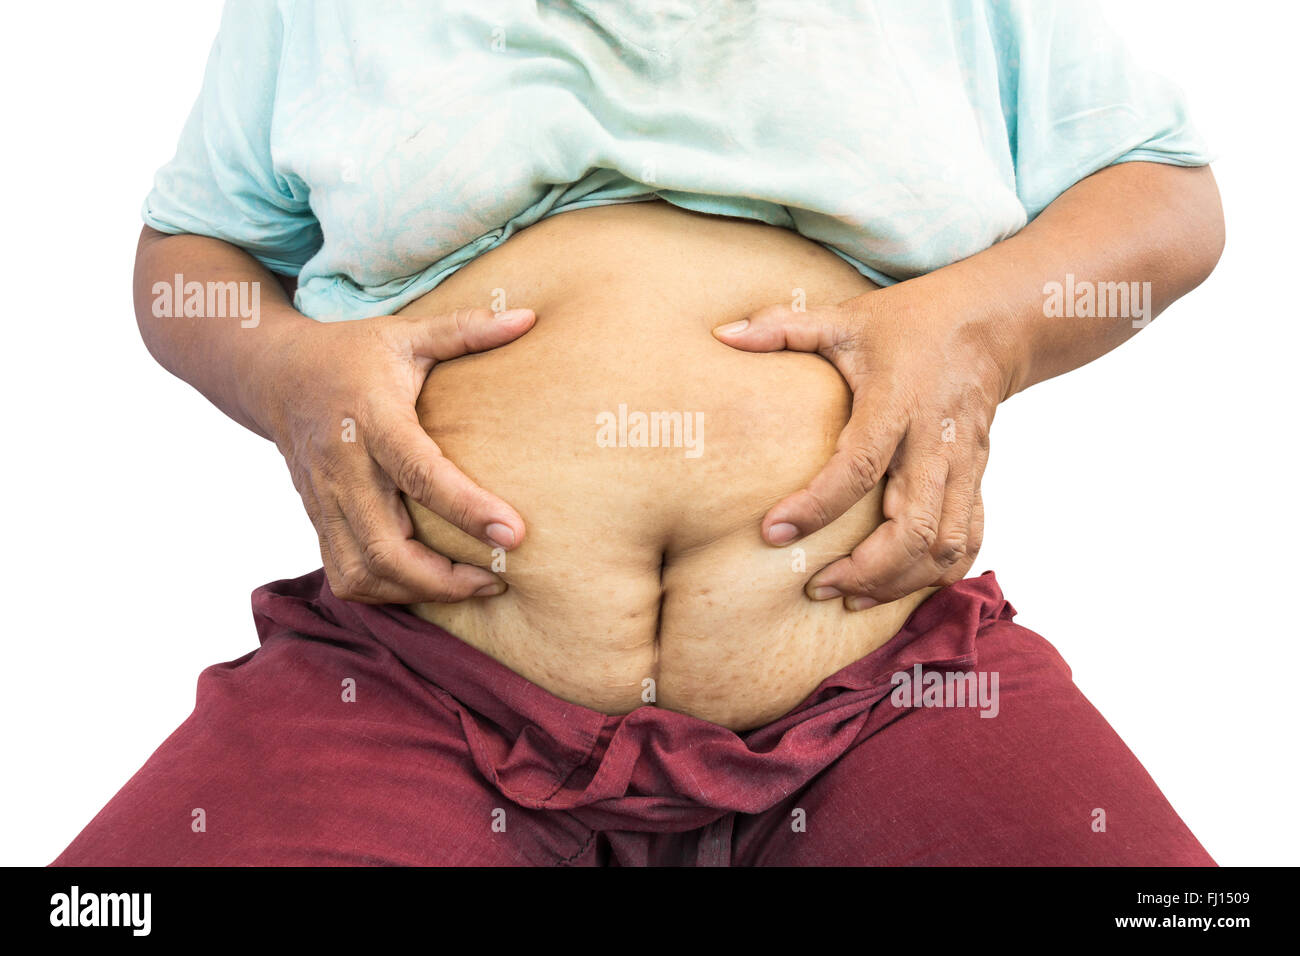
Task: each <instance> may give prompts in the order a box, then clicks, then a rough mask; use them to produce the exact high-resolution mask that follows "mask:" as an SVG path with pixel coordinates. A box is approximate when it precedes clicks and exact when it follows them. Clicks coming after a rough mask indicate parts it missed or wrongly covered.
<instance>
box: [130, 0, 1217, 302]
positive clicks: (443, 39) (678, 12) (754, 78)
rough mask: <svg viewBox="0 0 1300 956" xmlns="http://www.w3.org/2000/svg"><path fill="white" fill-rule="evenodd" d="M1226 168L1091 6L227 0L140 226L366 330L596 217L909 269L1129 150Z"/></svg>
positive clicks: (911, 272)
mask: <svg viewBox="0 0 1300 956" xmlns="http://www.w3.org/2000/svg"><path fill="white" fill-rule="evenodd" d="M1210 158H1211V157H1210V156H1209V154H1208V152H1207V149H1206V147H1205V144H1204V143H1203V141H1202V139H1201V138H1200V136H1199V135H1198V134H1197V133H1196V131H1195V130H1194V129H1193V127H1192V126H1191V125H1190V123H1189V120H1188V117H1187V112H1186V109H1185V106H1184V103H1183V99H1182V96H1181V95H1180V93H1179V92H1178V90H1177V88H1175V87H1174V86H1173V85H1171V84H1170V83H1169V82H1167V81H1166V80H1164V79H1162V78H1160V77H1159V76H1156V75H1154V74H1152V73H1151V72H1149V71H1147V70H1145V69H1144V68H1143V67H1142V66H1141V65H1140V64H1139V63H1137V62H1136V61H1135V60H1134V59H1133V58H1132V57H1131V56H1130V55H1129V54H1128V52H1127V51H1126V50H1125V48H1124V47H1123V45H1122V43H1121V41H1120V40H1119V38H1118V37H1117V36H1116V34H1115V33H1114V32H1113V31H1112V30H1111V29H1110V28H1109V27H1108V26H1107V25H1106V24H1105V23H1104V22H1103V21H1102V20H1101V17H1100V14H1099V13H1098V11H1097V10H1096V8H1095V7H1093V6H1092V5H1090V4H1088V3H1086V2H1069V0H1062V2H1051V0H874V2H873V0H824V2H817V3H811V2H806V0H762V2H758V0H754V2H730V0H712V2H711V0H639V2H638V0H477V2H474V0H468V2H445V3H439V2H429V0H408V2H376V0H358V2H353V0H319V2H308V0H303V2H293V0H278V2H277V0H228V4H227V6H226V9H225V12H224V14H223V17H222V22H221V30H220V33H219V35H218V36H217V39H216V42H215V44H214V45H213V48H212V53H211V56H210V58H209V61H208V64H207V72H206V75H205V78H204V81H203V89H202V92H201V93H200V95H199V98H198V102H197V103H196V105H195V107H194V110H193V112H192V113H191V115H190V117H189V120H188V122H187V123H186V125H185V129H184V132H183V133H182V135H181V140H180V145H179V148H178V150H177V153H176V156H175V158H173V159H172V160H171V161H170V162H169V163H168V164H167V165H166V166H164V167H163V168H162V169H161V170H159V172H158V174H157V177H156V179H155V183H154V188H153V190H152V191H151V192H150V194H149V196H148V198H147V199H146V200H145V203H144V220H145V222H146V223H148V224H149V225H150V226H152V227H153V228H155V229H158V230H160V231H162V232H168V233H178V232H187V233H195V234H200V235H206V236H214V237H216V238H219V239H224V240H226V241H228V242H231V243H234V244H235V245H238V246H241V247H242V248H244V249H246V250H247V251H248V252H250V253H251V254H253V255H254V256H256V257H257V258H258V259H259V260H260V261H261V262H262V263H264V264H265V265H266V266H268V267H269V268H271V269H273V270H275V271H277V272H281V273H285V274H288V275H297V276H298V280H299V286H298V292H297V296H296V299H295V305H296V307H297V308H298V309H299V310H300V311H302V312H304V313H305V314H307V315H309V316H312V317H314V318H317V319H322V320H332V319H355V318H363V317H368V316H374V315H383V314H388V313H391V312H394V311H396V310H397V309H399V308H401V307H402V306H404V305H406V304H407V303H409V302H411V301H412V300H414V299H416V298H417V297H419V296H421V295H423V294H424V293H426V292H428V291H429V290H430V289H432V288H434V287H435V286H436V285H437V284H438V283H439V282H441V281H442V280H443V279H445V278H446V277H447V276H448V275H450V274H451V273H452V272H454V271H455V270H456V269H458V268H459V267H461V266H463V265H465V264H466V263H467V262H469V261H471V260H472V259H474V258H475V257H476V256H478V255H481V254H482V253H484V252H486V251H487V250H488V249H491V248H492V247H493V246H496V245H498V244H500V243H501V242H503V241H505V240H506V239H508V238H509V237H510V236H511V235H512V234H513V233H514V232H516V231H517V230H519V229H522V228H523V227H525V226H528V225H530V224H532V223H534V222H536V221H538V220H539V219H541V218H543V217H545V216H548V215H552V214H555V213H558V212H562V211H564V210H569V209H577V208H580V207H583V206H591V205H597V204H602V203H611V202H627V201H637V200H644V199H649V198H653V197H654V196H659V197H661V198H663V199H665V200H667V201H668V202H671V203H673V204H675V205H678V206H682V207H685V208H687V209H692V210H695V211H698V212H705V213H718V214H722V215H727V216H740V217H745V218H749V219H756V220H760V221H762V222H766V223H769V224H772V225H776V226H783V227H785V228H788V229H793V230H796V231H798V232H799V233H801V234H802V235H804V236H806V237H807V238H809V239H812V240H814V241H817V242H820V243H822V244H824V245H825V246H827V247H828V248H830V249H831V250H833V251H834V252H836V253H838V254H839V255H840V256H842V257H843V258H844V259H846V260H847V261H849V262H850V263H852V264H853V265H854V266H856V267H857V268H858V270H859V271H860V272H862V273H863V274H864V275H866V276H867V277H869V278H871V279H873V280H875V281H876V282H878V283H881V284H889V283H891V282H895V281H899V280H902V279H906V278H910V277H912V276H916V275H920V274H923V273H926V272H929V271H931V270H933V269H937V268H939V267H941V266H944V265H947V264H949V263H951V262H954V261H956V260H958V259H962V258H965V257H966V256H969V255H972V254H974V253H976V252H979V251H981V250H983V249H986V248H988V247H989V246H990V245H992V244H993V243H995V242H998V241H999V240H1001V239H1004V238H1006V237H1008V236H1011V235H1013V234H1014V233H1016V232H1017V231H1018V230H1020V229H1021V228H1022V227H1023V226H1024V225H1025V223H1026V222H1027V221H1029V220H1030V219H1032V218H1033V217H1034V216H1036V215H1037V214H1038V213H1039V212H1040V211H1042V209H1043V208H1044V207H1045V206H1046V205H1048V204H1049V203H1050V202H1052V200H1054V199H1055V198H1056V197H1057V196H1059V195H1060V194H1061V193H1062V192H1064V191H1065V190H1066V189H1068V188H1069V187H1070V186H1072V185H1074V184H1075V183H1076V182H1078V181H1079V180H1080V179H1083V178H1084V177H1086V176H1088V175H1089V174H1091V173H1093V172H1095V171H1097V170H1098V169H1101V168H1103V167H1105V166H1108V165H1110V164H1112V163H1116V162H1125V161H1129V160H1148V161H1154V162H1160V163H1173V164H1176V165H1181V166H1196V165H1203V164H1205V163H1207V162H1209V160H1210ZM630 261H631V260H630Z"/></svg>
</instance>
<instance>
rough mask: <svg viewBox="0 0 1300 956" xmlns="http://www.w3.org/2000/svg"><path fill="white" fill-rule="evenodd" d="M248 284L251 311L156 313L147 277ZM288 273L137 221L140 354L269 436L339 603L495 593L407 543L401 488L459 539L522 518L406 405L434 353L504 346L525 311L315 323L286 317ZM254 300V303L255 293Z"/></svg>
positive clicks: (471, 571) (500, 586) (473, 570)
mask: <svg viewBox="0 0 1300 956" xmlns="http://www.w3.org/2000/svg"><path fill="white" fill-rule="evenodd" d="M178 274H179V275H181V276H183V282H199V283H201V284H203V285H204V286H205V287H206V285H207V283H209V282H214V283H216V282H235V283H256V286H246V288H248V289H250V290H251V289H252V288H256V289H257V290H258V296H257V302H258V309H257V314H256V315H255V316H253V317H251V318H250V319H248V320H242V319H241V317H239V316H235V317H216V316H206V317H205V316H188V317H187V316H185V315H184V314H183V310H181V309H179V308H176V307H173V308H172V309H170V310H159V311H163V312H165V313H166V314H162V315H157V314H155V307H154V304H155V298H156V297H155V293H154V286H155V283H161V284H162V285H163V286H172V285H173V283H174V280H175V276H176V275H178ZM289 287H290V282H289V281H288V280H284V281H282V280H281V279H279V278H278V277H276V276H275V275H273V274H272V273H270V272H269V271H267V270H266V269H265V268H264V267H263V266H262V265H261V264H260V263H258V261H257V260H256V259H254V258H253V257H251V256H250V255H248V254H247V253H246V252H244V251H243V250H241V249H239V248H238V247H236V246H234V245H232V244H230V243H227V242H223V241H221V240H218V239H212V238H207V237H203V236H195V235H165V234H163V233H160V232H157V231H155V230H153V229H150V228H148V227H146V228H145V230H144V232H143V233H142V234H141V237H140V244H139V248H138V250H137V254H136V267H135V306H136V318H137V321H138V323H139V326H140V333H141V335H142V336H143V338H144V341H145V344H146V346H147V347H148V349H149V351H150V353H151V354H152V355H153V356H154V357H155V358H156V359H157V360H158V362H159V363H160V364H161V365H162V366H163V367H164V368H166V369H167V370H168V371H170V372H171V373H172V374H174V375H176V376H177V377H179V378H181V379H183V380H185V381H186V382H189V383H190V384H191V385H193V386H194V387H195V388H196V389H198V390H199V391H200V392H202V393H203V395H204V396H205V397H207V398H208V399H209V400H210V401H211V402H212V403H213V404H214V405H216V406H217V407H218V408H220V409H221V410H222V411H223V412H225V413H226V414H227V415H229V416H230V417H231V418H233V419H234V420H235V421H237V422H239V423H240V424H241V425H243V426H245V427H246V428H248V429H250V430H252V431H253V432H256V433H257V434H259V435H261V436H262V437H264V438H269V439H271V440H272V441H274V442H275V443H276V446H277V447H278V448H279V450H280V452H281V454H283V455H284V457H285V460H286V462H287V463H288V465H289V470H290V473H291V474H292V476H293V481H294V486H295V487H296V488H297V490H298V493H299V494H300V495H301V496H302V499H303V504H304V506H305V507H306V509H307V513H308V515H309V517H310V518H311V521H312V524H313V525H314V526H315V528H316V532H317V535H318V537H319V540H320V549H321V558H322V560H323V561H324V564H325V570H326V573H327V576H328V578H329V582H330V586H331V587H332V588H333V589H334V591H335V593H336V594H338V595H339V596H340V597H343V598H347V599H351V600H357V601H366V602H372V603H403V604H411V603H416V602H419V601H442V602H452V601H459V600H462V599H464V598H467V597H470V596H477V597H490V596H492V595H494V594H499V593H501V591H503V590H504V589H505V585H504V583H503V582H501V581H500V579H498V578H497V577H496V575H494V574H492V573H491V572H489V571H487V570H485V569H483V568H478V567H474V566H472V565H467V564H453V563H452V562H450V561H448V560H447V559H446V558H445V557H443V556H442V555H439V554H436V553H434V552H433V551H431V550H429V549H428V548H426V547H425V546H424V545H422V544H421V543H420V542H418V541H415V540H413V533H414V531H413V528H412V525H411V519H410V514H409V513H408V512H407V510H406V506H405V505H404V503H403V501H402V497H401V493H402V492H405V493H406V494H408V495H410V496H411V497H412V498H414V499H415V500H417V501H419V502H420V503H421V504H422V505H424V506H425V507H426V508H428V509H429V510H430V511H433V512H434V513H436V514H438V515H440V516H442V517H443V518H445V519H446V520H447V521H449V522H450V523H452V524H454V525H455V526H456V527H458V528H460V529H461V530H463V531H464V532H465V533H467V534H470V535H473V536H474V537H476V538H479V539H480V540H482V541H486V542H488V543H489V544H490V545H492V546H500V547H504V548H506V549H510V548H513V547H515V546H516V545H517V544H518V543H519V541H520V540H522V538H523V534H524V527H523V520H522V519H521V518H520V517H519V515H518V514H517V513H516V512H515V510H514V509H513V508H511V507H510V506H509V505H507V504H506V503H505V502H503V501H501V500H500V499H498V498H497V497H495V496H494V495H491V494H489V493H488V492H486V491H484V490H483V489H482V488H479V487H478V486H477V485H476V484H474V482H473V481H471V480H470V479H469V478H468V477H467V476H466V475H465V474H464V473H463V472H461V471H460V469H459V468H457V467H456V466H455V465H453V464H452V463H451V462H449V461H447V459H446V458H444V457H443V455H442V452H441V451H440V450H439V449H438V446H437V445H436V444H435V443H434V442H433V441H432V440H431V439H430V438H429V436H428V435H427V434H426V433H425V432H424V429H423V428H422V427H421V426H420V422H419V418H418V417H417V415H416V411H415V400H416V397H417V396H418V395H419V393H420V390H421V388H422V387H423V385H424V380H425V378H427V377H428V374H429V372H430V371H431V370H432V368H433V366H434V365H435V364H436V363H437V362H439V361H445V360H447V359H452V358H455V357H457V356H460V355H464V354H466V353H467V352H476V351H482V350H484V349H490V348H495V347H497V346H499V345H504V344H505V343H506V342H509V341H511V340H513V339H515V338H517V337H518V336H520V335H522V334H523V333H524V332H526V331H527V330H528V329H529V328H530V327H531V326H532V323H533V320H534V316H533V313H532V312H531V311H530V310H527V309H515V310H511V311H509V312H503V313H500V314H499V315H498V314H494V313H492V312H491V311H489V310H487V309H462V310H458V311H456V312H454V313H452V314H450V315H443V316H435V317H432V318H418V319H417V318H407V317H400V316H380V317H377V318H373V319H362V320H358V321H352V322H316V321H314V320H312V319H310V318H308V317H307V316H304V315H302V314H301V313H299V312H297V311H296V310H295V309H294V308H293V305H292V302H291V301H290V299H289V294H288V288H289ZM249 300H250V301H252V297H251V293H250V294H249Z"/></svg>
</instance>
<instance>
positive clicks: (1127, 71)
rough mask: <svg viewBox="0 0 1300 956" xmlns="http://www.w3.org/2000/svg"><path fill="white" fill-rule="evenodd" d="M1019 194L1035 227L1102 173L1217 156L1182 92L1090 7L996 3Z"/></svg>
mask: <svg viewBox="0 0 1300 956" xmlns="http://www.w3.org/2000/svg"><path fill="white" fill-rule="evenodd" d="M988 13H989V25H990V28H991V30H992V34H993V41H994V46H995V49H996V50H997V53H998V56H999V84H1000V88H1001V97H1002V111H1003V116H1004V118H1005V120H1006V128H1007V133H1008V136H1009V138H1010V146H1011V156H1012V161H1013V163H1014V166H1015V175H1016V193H1017V195H1018V196H1019V197H1020V201H1021V202H1022V203H1023V204H1024V207H1025V211H1026V212H1027V213H1028V216H1029V218H1030V219H1033V218H1034V217H1035V216H1037V215H1038V214H1039V213H1040V212H1042V210H1043V209H1044V208H1045V207H1046V206H1047V205H1048V204H1050V203H1051V202H1052V201H1053V200H1054V199H1056V198H1057V197H1058V196H1059V195H1060V194H1061V193H1063V192H1065V191H1066V190H1067V189H1069V188H1070V187H1071V186H1073V185H1074V184H1075V183H1077V182H1079V181H1080V180H1081V179H1084V178H1085V177H1087V176H1090V175H1091V174H1092V173H1095V172H1096V171H1097V170H1099V169H1102V168H1104V167H1106V166H1110V165H1113V164H1115V163H1122V162H1130V161H1134V160H1143V161H1147V162H1156V163H1169V164H1172V165H1175V166H1203V165H1205V164H1206V163H1208V162H1210V160H1211V159H1212V158H1213V157H1212V156H1211V154H1210V151H1209V148H1208V146H1207V145H1206V143H1205V141H1204V140H1203V139H1202V137H1201V135H1200V134H1199V133H1198V132H1197V131H1196V129H1195V127H1194V126H1193V125H1192V123H1191V120H1190V119H1189V117H1188V113H1187V106H1186V103H1185V102H1184V98H1183V94H1182V92H1181V91H1180V90H1179V89H1178V87H1176V86H1175V85H1174V84H1173V83H1171V82H1170V81H1169V80H1167V79H1165V78H1164V77H1162V76H1159V75H1158V74H1156V73H1154V72H1152V71H1150V70H1147V69H1145V68H1144V67H1143V66H1142V65H1141V64H1140V63H1139V62H1137V60H1135V59H1134V58H1133V57H1132V56H1131V55H1130V53H1129V51H1128V49H1127V48H1126V47H1125V45H1124V43H1123V41H1122V39H1121V38H1120V36H1119V35H1118V34H1117V33H1116V32H1115V31H1114V30H1113V29H1112V28H1111V26H1110V25H1109V24H1107V23H1106V21H1105V20H1104V19H1103V17H1102V14H1101V11H1100V10H1099V9H1098V8H1097V6H1096V5H1095V4H1094V3H1091V2H1087V0H988Z"/></svg>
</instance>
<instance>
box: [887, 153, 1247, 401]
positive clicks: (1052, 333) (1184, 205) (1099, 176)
mask: <svg viewBox="0 0 1300 956" xmlns="http://www.w3.org/2000/svg"><path fill="white" fill-rule="evenodd" d="M1223 244H1224V225H1223V207H1222V206H1221V205H1220V202H1219V191H1218V188H1217V187H1216V186H1215V182H1214V175H1213V173H1211V172H1210V167H1209V166H1195V167H1190V168H1186V167H1181V166H1167V165H1162V164H1158V163H1121V164H1119V165H1118V166H1108V167H1106V168H1105V169H1102V170H1100V171H1098V172H1097V173H1094V174H1093V175H1092V176H1089V177H1088V178H1087V179H1084V180H1083V181H1082V182H1080V183H1078V184H1077V185H1075V186H1073V187H1072V188H1070V189H1068V190H1066V191H1065V192H1064V193H1062V194H1061V196H1060V197H1059V198H1058V199H1057V200H1056V201H1055V202H1053V203H1052V204H1051V205H1049V206H1048V207H1047V208H1046V209H1044V210H1043V212H1042V213H1041V214H1040V215H1039V217H1038V218H1037V219H1035V220H1034V221H1033V222H1031V223H1030V224H1029V225H1028V226H1026V227H1025V228H1024V229H1022V230H1021V231H1020V232H1018V233H1016V235H1014V236H1012V237H1011V238H1009V239H1007V240H1005V241H1003V242H1000V243H998V244H997V245H995V246H993V247H991V248H989V249H987V250H985V251H984V252H981V253H979V254H978V255H975V256H971V257H970V258H969V259H965V260H962V261H961V262H956V263H953V264H952V265H950V266H947V267H945V268H943V269H939V270H937V271H935V272H933V273H930V275H928V276H923V277H921V278H920V279H916V280H912V281H915V282H923V281H926V280H929V281H930V282H932V283H935V284H936V286H937V287H942V286H947V287H948V288H949V289H950V292H949V294H950V295H952V294H964V295H966V296H970V297H971V298H973V299H974V300H975V301H977V302H983V303H988V305H989V306H990V307H991V308H992V309H993V314H992V315H990V316H987V317H985V318H984V319H983V320H982V321H981V320H980V319H978V318H976V319H975V320H974V321H975V323H976V328H979V327H980V326H982V328H983V331H982V334H983V335H984V336H985V337H986V338H988V339H989V340H990V341H991V342H992V343H994V345H995V348H996V350H997V352H998V354H999V356H1000V358H999V365H1000V366H1001V367H1002V368H1003V369H1005V372H1006V376H1007V382H1006V385H1005V387H1004V393H1003V395H1002V397H1003V398H1008V397H1010V396H1011V395H1014V394H1015V393H1016V392H1020V391H1023V390H1024V389H1026V388H1028V387H1029V386H1031V385H1036V384H1037V383H1039V382H1042V381H1044V380H1046V379H1049V378H1053V377H1054V376H1057V375H1061V374H1063V373H1065V372H1068V371H1071V370H1073V369H1076V368H1079V367H1080V366H1082V365H1086V364H1087V363H1089V362H1091V361H1092V360H1093V359H1096V358H1099V357H1100V356H1102V355H1105V354H1106V353H1107V352H1109V351H1110V350H1111V349H1113V348H1115V347H1116V346H1117V345H1120V344H1121V343H1122V342H1124V341H1125V340H1127V339H1128V338H1130V337H1131V336H1133V335H1136V334H1137V332H1138V331H1139V330H1140V329H1141V328H1142V327H1143V326H1144V324H1145V323H1144V322H1143V321H1142V320H1141V319H1137V320H1136V321H1135V319H1134V318H1133V317H1130V316H1118V317H1110V318H1101V317H1096V318H1080V317H1073V318H1066V317H1060V316H1057V317H1051V316H1047V315H1045V314H1044V300H1045V292H1044V286H1045V285H1046V284H1047V283H1049V282H1064V281H1065V277H1066V274H1067V273H1072V274H1073V275H1074V276H1075V277H1076V279H1077V280H1088V281H1091V282H1095V283H1098V284H1100V283H1102V282H1150V283H1151V285H1150V290H1151V302H1150V307H1151V311H1150V315H1149V316H1147V318H1148V319H1149V318H1154V317H1155V316H1156V315H1159V314H1160V313H1161V312H1163V311H1164V310H1165V309H1166V308H1167V307H1168V306H1169V305H1171V304H1172V303H1173V302H1175V301H1176V300H1178V299H1180V298H1181V297H1183V296H1184V295H1186V294H1187V293H1188V292H1191V291H1192V290H1193V289H1195V288H1196V287H1197V286H1198V285H1200V284H1201V283H1202V282H1204V281H1205V279H1206V277H1207V276H1209V274H1210V273H1211V272H1212V271H1213V269H1214V267H1215V265H1216V264H1217V263H1218V261H1219V256H1220V254H1221V253H1222V252H1223ZM962 290H966V291H964V292H962Z"/></svg>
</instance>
